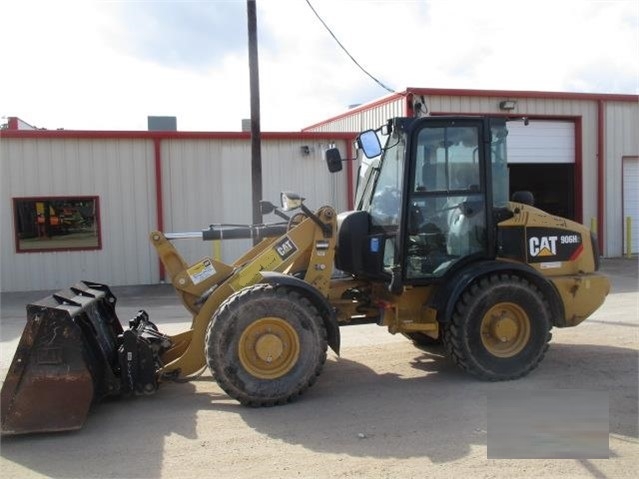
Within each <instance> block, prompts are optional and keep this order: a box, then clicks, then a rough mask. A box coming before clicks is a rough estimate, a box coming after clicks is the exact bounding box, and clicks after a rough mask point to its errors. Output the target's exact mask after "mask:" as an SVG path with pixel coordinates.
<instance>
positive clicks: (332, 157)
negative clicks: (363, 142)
mask: <svg viewBox="0 0 639 479" xmlns="http://www.w3.org/2000/svg"><path fill="white" fill-rule="evenodd" d="M324 156H325V157H326V164H327V165H328V171H330V172H331V173H337V172H338V171H342V156H341V155H340V154H339V150H338V149H337V148H329V149H328V150H326V153H325V154H324Z"/></svg>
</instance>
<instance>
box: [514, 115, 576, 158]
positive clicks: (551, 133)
mask: <svg viewBox="0 0 639 479" xmlns="http://www.w3.org/2000/svg"><path fill="white" fill-rule="evenodd" d="M507 126H508V142H507V144H508V163H574V162H575V124H574V123H573V122H571V121H548V120H530V122H529V123H528V125H524V122H523V121H509V122H508V123H507Z"/></svg>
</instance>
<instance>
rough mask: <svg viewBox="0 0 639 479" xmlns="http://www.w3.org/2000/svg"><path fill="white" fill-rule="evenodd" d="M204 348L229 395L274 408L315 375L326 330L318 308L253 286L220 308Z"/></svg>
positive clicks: (278, 289)
mask: <svg viewBox="0 0 639 479" xmlns="http://www.w3.org/2000/svg"><path fill="white" fill-rule="evenodd" d="M205 348H206V351H205V352H206V360H207V364H208V366H209V368H210V369H211V372H212V374H213V377H214V378H215V379H216V381H217V382H218V384H219V385H220V387H221V388H222V389H223V390H224V391H225V392H226V393H227V394H228V395H229V396H231V397H232V398H234V399H237V400H238V401H239V402H240V403H242V404H244V405H247V406H254V407H259V406H273V405H276V404H284V403H287V402H290V401H293V400H295V399H296V398H297V397H299V396H300V395H301V394H302V393H303V392H304V391H306V389H308V388H309V387H310V386H311V385H313V383H314V382H315V380H316V379H317V377H318V376H319V375H320V373H321V371H322V368H323V366H324V362H325V361H326V348H327V342H326V329H325V327H324V323H323V321H322V318H321V316H320V314H319V312H318V310H317V308H315V306H313V305H312V304H311V302H310V301H308V300H307V299H306V298H304V297H303V296H301V295H300V294H298V293H297V292H295V291H294V290H292V289H290V288H286V287H282V286H275V285H267V284H258V285H255V286H250V287H247V288H245V289H243V290H241V291H239V292H237V293H235V294H234V295H232V296H230V297H229V298H228V299H227V300H226V301H225V302H224V303H222V305H221V306H220V308H219V309H218V311H217V312H216V313H215V314H214V315H213V318H212V320H211V323H210V324H209V327H208V330H207V334H206V341H205Z"/></svg>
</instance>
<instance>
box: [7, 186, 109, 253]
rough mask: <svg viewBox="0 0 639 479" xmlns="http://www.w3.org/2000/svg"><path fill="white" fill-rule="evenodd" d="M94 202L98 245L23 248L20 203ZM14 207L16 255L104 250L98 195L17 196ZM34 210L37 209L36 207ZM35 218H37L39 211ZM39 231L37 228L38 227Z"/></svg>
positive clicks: (13, 201) (13, 200) (13, 203)
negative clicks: (19, 216)
mask: <svg viewBox="0 0 639 479" xmlns="http://www.w3.org/2000/svg"><path fill="white" fill-rule="evenodd" d="M88 201H93V202H94V207H93V211H94V218H93V224H94V225H95V236H96V244H95V245H94V244H91V245H86V246H83V245H80V246H65V245H61V246H53V247H52V246H51V245H49V246H44V245H43V246H42V247H39V246H36V247H33V248H25V247H24V246H22V247H21V245H20V243H21V242H22V241H23V240H24V239H25V238H23V237H22V236H23V234H24V233H25V232H24V231H21V227H20V220H19V218H18V214H19V213H18V212H19V203H20V202H32V203H37V202H43V203H44V202H49V203H53V202H55V203H60V202H67V203H80V202H88ZM12 205H13V235H14V242H15V252H16V253H20V254H22V253H57V252H75V251H96V250H101V249H102V218H101V215H100V197H99V196H98V195H63V196H55V195H52V196H17V197H13V198H12ZM34 208H37V207H36V206H35V205H34ZM34 213H35V216H36V217H37V210H36V212H34ZM36 230H37V227H36Z"/></svg>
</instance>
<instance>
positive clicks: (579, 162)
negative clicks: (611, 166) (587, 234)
mask: <svg viewBox="0 0 639 479" xmlns="http://www.w3.org/2000/svg"><path fill="white" fill-rule="evenodd" d="M573 121H574V123H575V171H574V185H575V190H574V195H575V196H574V202H575V220H576V221H577V222H579V223H583V221H584V211H583V210H584V197H583V191H584V189H583V182H584V172H583V164H584V161H583V132H582V118H581V117H580V116H578V117H576V118H574V120H573Z"/></svg>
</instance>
